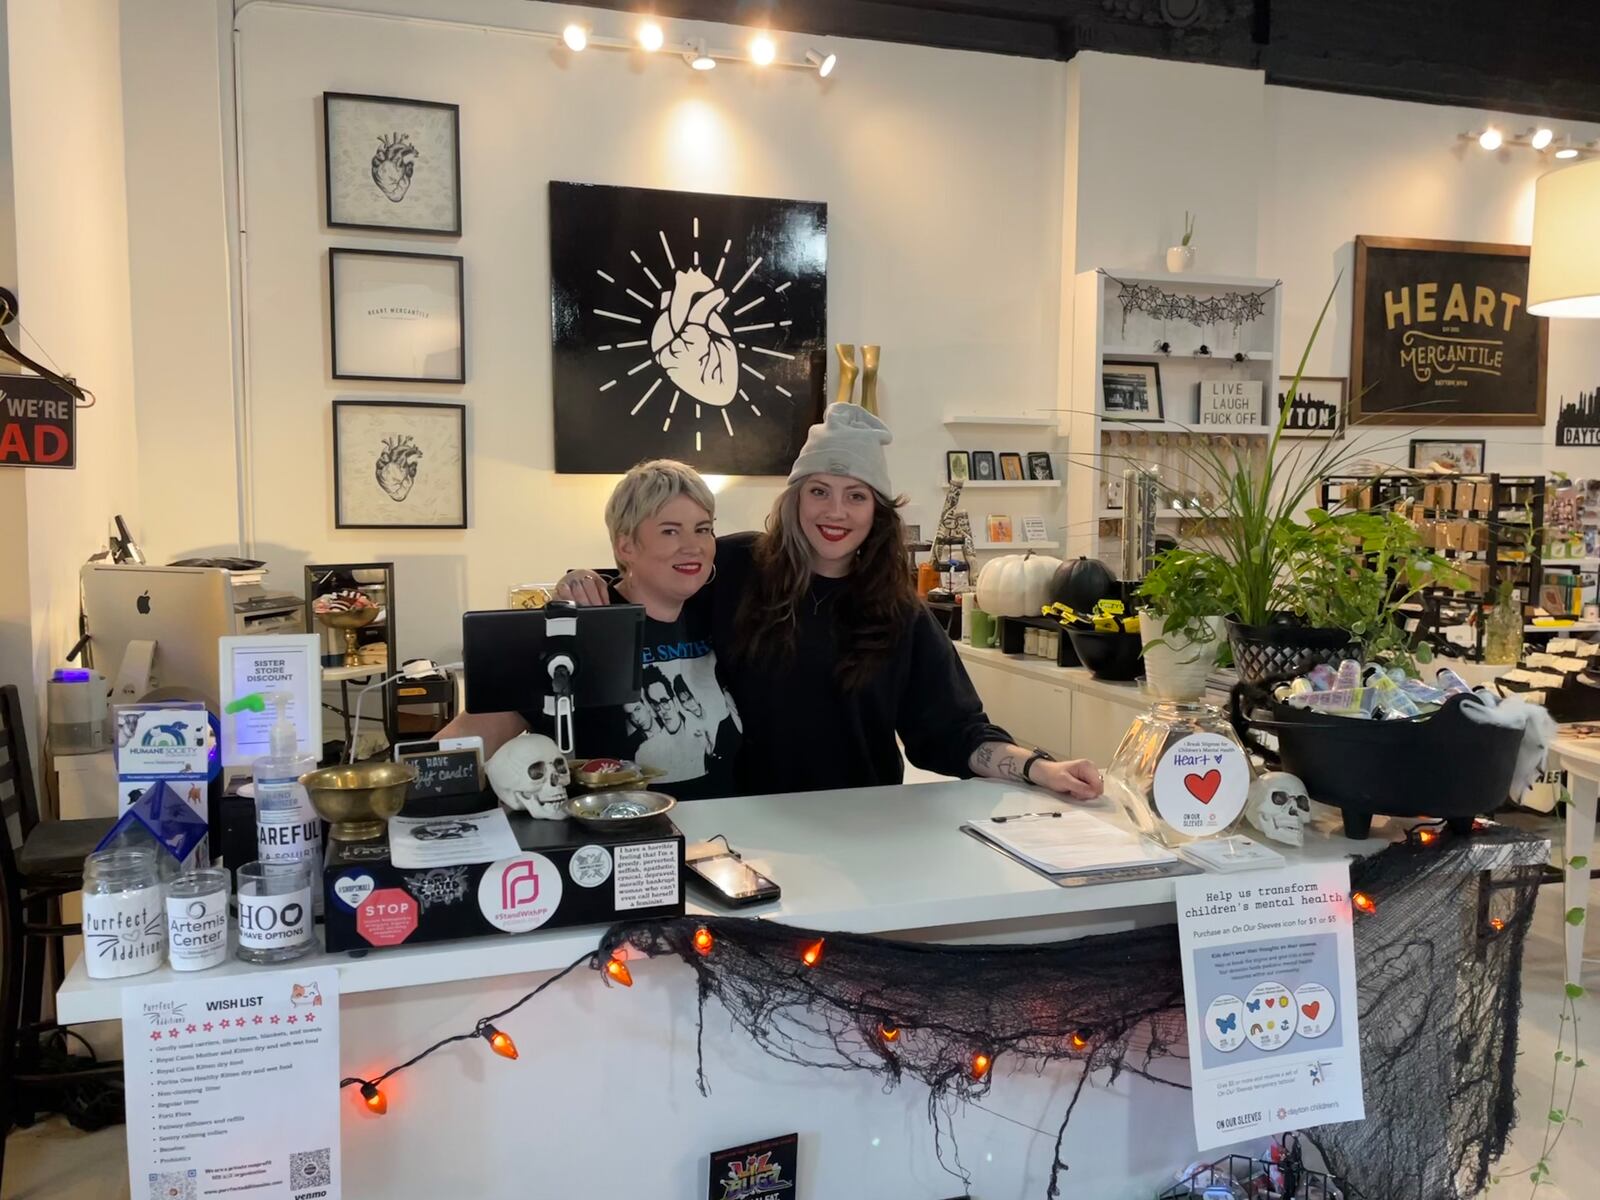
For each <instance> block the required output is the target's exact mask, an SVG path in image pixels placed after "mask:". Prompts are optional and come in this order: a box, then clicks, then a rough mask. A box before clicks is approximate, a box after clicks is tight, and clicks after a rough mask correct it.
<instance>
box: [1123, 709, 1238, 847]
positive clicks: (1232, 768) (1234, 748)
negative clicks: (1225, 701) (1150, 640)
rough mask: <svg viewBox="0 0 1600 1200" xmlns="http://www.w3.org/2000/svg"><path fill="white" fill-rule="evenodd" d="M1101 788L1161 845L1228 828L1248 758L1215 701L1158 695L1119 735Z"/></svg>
mask: <svg viewBox="0 0 1600 1200" xmlns="http://www.w3.org/2000/svg"><path fill="white" fill-rule="evenodd" d="M1106 791H1107V793H1108V794H1110V795H1111V796H1112V797H1114V798H1115V799H1116V801H1117V803H1118V804H1120V805H1121V806H1122V808H1123V811H1125V812H1126V813H1127V814H1128V818H1129V820H1131V821H1132V822H1133V823H1134V825H1135V826H1136V827H1137V828H1138V829H1139V831H1140V832H1141V833H1143V834H1145V835H1147V836H1149V837H1152V838H1154V839H1156V840H1157V841H1158V842H1161V843H1162V844H1163V845H1166V846H1181V845H1184V844H1185V843H1188V842H1193V841H1197V840H1199V839H1202V838H1210V837H1216V836H1218V835H1221V834H1225V833H1227V832H1228V831H1229V830H1231V829H1232V828H1233V827H1234V826H1235V825H1237V824H1238V822H1239V817H1240V816H1241V815H1242V814H1243V812H1244V805H1245V800H1246V799H1247V798H1248V797H1249V794H1250V760H1249V758H1248V757H1247V756H1246V755H1245V751H1244V747H1243V746H1242V745H1240V743H1239V738H1238V735H1237V734H1235V733H1234V731H1233V726H1232V725H1231V724H1230V723H1229V721H1228V718H1227V716H1226V715H1225V714H1224V713H1223V711H1222V710H1221V709H1220V708H1217V707H1216V706H1215V705H1212V704H1198V703H1189V702H1183V701H1167V700H1163V701H1160V702H1158V703H1157V704H1155V705H1154V706H1153V707H1152V708H1151V709H1150V711H1149V712H1147V713H1144V714H1142V715H1141V716H1140V717H1139V718H1138V719H1137V720H1135V721H1134V723H1133V724H1132V725H1131V726H1130V727H1129V728H1128V732H1127V733H1126V734H1124V735H1123V738H1122V744H1121V745H1120V746H1118V747H1117V753H1116V756H1115V757H1114V758H1113V759H1112V760H1111V766H1110V767H1109V768H1107V770H1106Z"/></svg>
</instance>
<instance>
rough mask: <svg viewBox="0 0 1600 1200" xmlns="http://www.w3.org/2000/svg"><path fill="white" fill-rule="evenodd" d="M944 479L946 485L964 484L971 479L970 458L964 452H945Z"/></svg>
mask: <svg viewBox="0 0 1600 1200" xmlns="http://www.w3.org/2000/svg"><path fill="white" fill-rule="evenodd" d="M944 477H945V481H946V482H948V483H966V482H967V480H969V479H971V478H972V459H971V456H970V455H968V454H967V452H966V451H965V450H946V451H945V452H944Z"/></svg>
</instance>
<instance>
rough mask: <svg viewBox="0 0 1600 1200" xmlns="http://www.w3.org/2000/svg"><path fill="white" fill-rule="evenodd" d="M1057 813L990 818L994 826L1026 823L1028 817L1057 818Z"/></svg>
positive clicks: (1021, 814)
mask: <svg viewBox="0 0 1600 1200" xmlns="http://www.w3.org/2000/svg"><path fill="white" fill-rule="evenodd" d="M1059 816H1061V814H1060V813H1058V812H1036V813H1012V814H1011V815H1010V816H1009V817H991V818H990V819H991V820H992V821H994V823H995V824H996V825H1004V824H1005V823H1006V822H1007V821H1026V820H1028V819H1029V818H1030V817H1059Z"/></svg>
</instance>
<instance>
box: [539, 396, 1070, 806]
mask: <svg viewBox="0 0 1600 1200" xmlns="http://www.w3.org/2000/svg"><path fill="white" fill-rule="evenodd" d="M892 436H893V435H892V434H891V433H890V431H889V428H888V426H886V425H885V424H884V423H883V422H882V421H880V420H879V419H878V418H877V417H876V416H874V415H873V414H872V413H869V412H867V411H866V410H865V409H863V408H861V407H859V406H857V405H852V404H832V405H829V406H828V409H827V411H826V413H825V414H824V416H823V421H822V423H821V424H820V425H813V426H812V427H811V431H810V434H809V436H808V437H807V438H806V443H805V446H804V448H803V449H802V450H801V451H800V456H799V457H798V458H796V459H795V463H794V467H793V469H792V470H791V471H790V472H789V483H788V486H787V487H786V488H785V489H784V491H783V493H782V494H781V495H780V496H779V497H778V500H777V502H776V503H775V504H774V505H773V507H772V513H771V515H770V516H769V517H768V518H767V527H766V531H765V532H764V533H759V534H754V533H739V534H733V535H730V536H726V537H721V538H718V539H717V554H716V566H717V571H716V577H715V579H714V580H713V581H712V582H711V584H710V585H709V586H708V588H707V590H708V591H710V592H711V593H712V607H713V610H714V611H713V618H712V622H713V624H712V628H713V631H714V634H713V642H714V646H715V650H716V654H717V661H718V675H719V676H720V677H721V679H722V682H723V684H724V686H726V687H727V688H728V689H729V690H730V691H731V693H732V695H733V698H734V701H735V703H736V704H737V705H738V708H739V713H740V715H741V716H742V717H743V720H744V742H743V746H742V748H741V750H740V753H739V757H738V762H737V764H736V768H735V778H736V780H737V783H738V791H739V792H740V793H741V794H744V795H757V794H763V793H769V792H799V791H820V790H825V789H832V788H845V787H867V786H872V785H880V784H895V783H899V782H901V780H902V779H903V778H904V774H905V768H904V763H903V761H902V759H901V756H900V748H899V744H897V743H904V745H905V751H906V756H907V757H908V758H910V760H911V761H912V762H913V763H914V764H916V765H917V766H918V767H921V768H923V769H924V770H928V771H935V772H937V773H939V774H941V775H954V776H961V777H966V776H972V775H983V776H988V777H990V778H995V779H1012V780H1018V781H1022V782H1027V783H1032V784H1036V785H1038V786H1040V787H1043V788H1048V789H1049V790H1051V791H1053V792H1058V793H1061V794H1063V795H1067V796H1073V797H1077V798H1081V799H1089V798H1092V797H1094V796H1098V795H1100V793H1101V780H1100V772H1099V771H1098V770H1096V768H1095V766H1094V764H1093V763H1090V762H1088V761H1086V760H1078V761H1074V762H1056V761H1054V760H1052V759H1051V758H1050V756H1049V755H1048V754H1045V753H1044V752H1043V751H1030V750H1027V749H1025V748H1023V747H1021V746H1018V745H1015V744H1014V743H1013V742H1012V741H1011V736H1010V735H1009V734H1008V733H1006V731H1005V730H1003V729H1000V728H999V727H998V726H996V725H993V724H991V723H990V721H989V719H988V717H987V716H986V715H985V713H984V711H983V704H982V702H981V701H980V700H979V698H978V694H977V691H976V690H975V689H974V688H973V686H972V681H971V680H970V679H968V677H967V672H966V669H965V668H964V667H963V666H962V665H961V660H960V659H959V658H958V657H957V656H956V653H955V650H954V648H953V647H952V646H951V644H950V637H949V635H948V634H947V633H946V632H945V631H944V629H943V628H941V627H940V625H939V624H938V622H937V621H935V620H934V618H933V614H932V613H930V612H929V611H928V609H927V607H926V606H925V605H924V604H923V603H922V602H921V601H920V600H919V599H918V598H917V593H916V588H915V586H914V585H913V583H912V580H911V574H910V571H909V570H908V569H907V564H906V557H905V527H904V526H903V525H902V523H901V521H900V513H899V507H900V505H901V504H902V503H903V500H902V499H897V498H895V493H894V489H893V487H892V485H891V484H890V481H889V467H888V462H887V460H886V458H885V457H884V447H885V446H886V445H888V443H889V442H890V440H891V438H892ZM560 594H562V595H563V596H565V597H567V598H570V599H575V600H578V601H579V602H580V603H605V602H606V597H605V595H604V590H603V583H602V582H601V581H600V580H599V578H598V576H595V575H594V574H593V572H584V571H579V572H574V573H573V574H571V575H568V576H567V577H566V579H564V580H563V581H562V584H561V588H560Z"/></svg>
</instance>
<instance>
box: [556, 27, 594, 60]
mask: <svg viewBox="0 0 1600 1200" xmlns="http://www.w3.org/2000/svg"><path fill="white" fill-rule="evenodd" d="M561 40H562V41H563V42H565V43H566V44H567V49H568V50H571V51H573V52H574V53H576V52H577V51H579V50H582V49H584V48H585V47H587V46H588V45H589V31H588V30H587V29H585V28H584V27H583V26H582V25H577V24H573V25H568V26H567V27H566V28H565V29H563V30H562V31H561Z"/></svg>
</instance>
